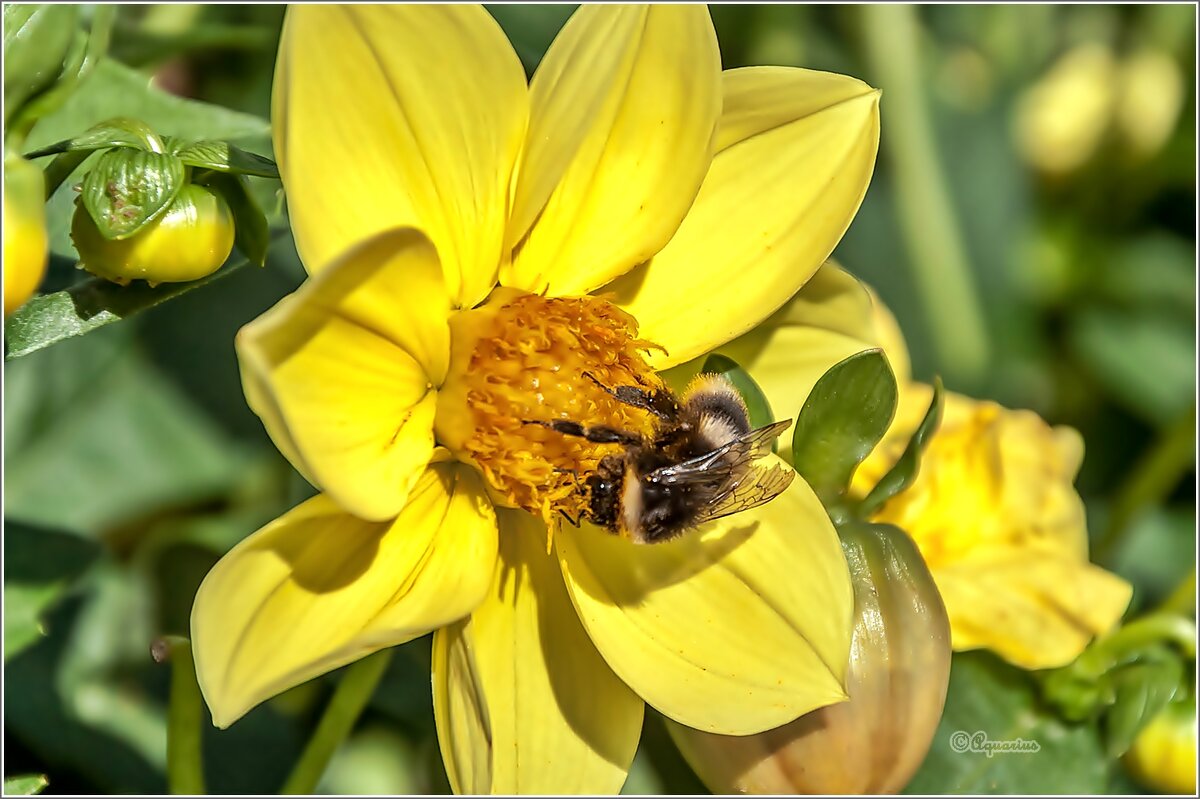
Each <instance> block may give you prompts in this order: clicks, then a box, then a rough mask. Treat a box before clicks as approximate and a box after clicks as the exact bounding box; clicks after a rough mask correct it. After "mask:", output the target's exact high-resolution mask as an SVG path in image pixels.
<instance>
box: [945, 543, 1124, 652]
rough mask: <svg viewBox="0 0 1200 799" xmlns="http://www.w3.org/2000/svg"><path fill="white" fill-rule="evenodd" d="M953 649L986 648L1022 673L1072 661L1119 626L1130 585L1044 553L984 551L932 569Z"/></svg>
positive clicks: (1032, 549)
mask: <svg viewBox="0 0 1200 799" xmlns="http://www.w3.org/2000/svg"><path fill="white" fill-rule="evenodd" d="M933 576H934V579H935V580H936V581H937V586H938V591H939V592H940V593H941V594H942V597H943V599H944V600H945V602H946V611H947V613H948V614H949V615H950V631H951V637H952V641H953V644H954V648H955V649H956V650H965V649H977V648H979V647H987V648H989V649H992V650H994V651H995V652H996V653H997V654H999V655H1000V656H1001V657H1003V658H1004V659H1005V660H1007V661H1009V662H1010V663H1013V664H1016V665H1017V666H1020V667H1021V668H1024V669H1049V668H1056V667H1058V666H1065V665H1066V664H1068V663H1070V662H1071V661H1072V660H1074V659H1075V658H1076V657H1078V655H1079V653H1080V652H1082V651H1083V649H1084V647H1085V646H1087V644H1088V643H1089V642H1090V641H1091V640H1092V638H1093V637H1095V636H1097V635H1101V634H1103V633H1106V632H1108V631H1109V630H1111V629H1112V628H1113V627H1114V626H1115V625H1116V624H1117V622H1118V621H1120V619H1121V616H1122V614H1123V613H1124V612H1125V608H1126V607H1127V606H1128V605H1129V600H1130V597H1131V596H1132V591H1133V589H1132V587H1131V586H1130V585H1129V583H1127V582H1125V581H1124V580H1122V579H1121V578H1120V577H1117V576H1116V575H1115V574H1111V573H1109V572H1107V571H1105V570H1104V569H1102V568H1100V567H1099V566H1095V565H1093V564H1091V563H1088V562H1087V561H1086V560H1081V559H1079V558H1076V557H1070V556H1067V555H1063V554H1059V553H1056V552H1054V551H1050V550H1047V549H1045V548H1039V547H1036V546H1026V547H1024V548H1015V547H1014V548H1011V549H1007V548H997V549H990V548H989V549H981V550H978V551H976V552H973V553H972V554H971V556H970V557H969V558H968V559H965V560H961V561H959V562H957V563H954V564H947V565H946V566H944V567H934V568H933Z"/></svg>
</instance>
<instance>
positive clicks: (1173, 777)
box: [1121, 696, 1196, 794]
mask: <svg viewBox="0 0 1200 799" xmlns="http://www.w3.org/2000/svg"><path fill="white" fill-rule="evenodd" d="M1121 761H1122V762H1123V763H1124V764H1125V767H1126V768H1127V769H1129V773H1130V774H1132V775H1133V776H1134V778H1135V779H1136V780H1137V781H1138V782H1140V783H1141V784H1142V785H1144V786H1146V787H1147V788H1150V789H1152V790H1155V791H1158V792H1160V793H1181V794H1194V793H1196V697H1194V696H1193V697H1191V698H1190V699H1188V700H1187V701H1186V702H1172V703H1171V704H1169V705H1167V706H1166V707H1165V708H1163V709H1162V710H1161V711H1160V712H1159V713H1158V715H1157V716H1155V717H1154V718H1153V719H1152V720H1151V721H1150V723H1149V724H1147V725H1146V727H1145V728H1144V729H1143V730H1142V731H1141V732H1140V733H1138V736H1137V738H1135V739H1134V740H1133V746H1131V747H1130V748H1129V751H1128V752H1126V753H1125V756H1124V757H1123V758H1121Z"/></svg>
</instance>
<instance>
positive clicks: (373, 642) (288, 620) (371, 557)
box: [192, 464, 497, 727]
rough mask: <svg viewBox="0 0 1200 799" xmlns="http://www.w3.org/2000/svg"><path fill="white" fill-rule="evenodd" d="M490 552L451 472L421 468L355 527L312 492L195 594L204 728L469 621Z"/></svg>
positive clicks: (461, 483)
mask: <svg viewBox="0 0 1200 799" xmlns="http://www.w3.org/2000/svg"><path fill="white" fill-rule="evenodd" d="M496 550H497V535H496V517H495V512H494V511H493V510H492V507H491V504H490V503H489V502H488V500H487V498H486V495H485V493H484V488H483V484H482V482H481V481H480V479H479V477H478V475H477V474H476V473H475V471H474V470H472V469H470V468H467V467H465V466H461V465H453V464H443V465H439V466H434V467H430V469H428V470H427V471H426V472H425V473H424V475H423V476H422V477H421V479H420V480H419V481H418V482H417V485H416V486H415V487H414V488H413V491H412V494H411V495H410V497H409V502H408V505H407V506H406V507H405V508H404V511H403V512H402V513H401V514H400V515H399V516H398V517H397V518H396V519H395V520H393V521H389V522H367V521H362V520H360V519H356V518H355V517H353V516H350V515H348V514H346V513H344V512H342V511H341V510H339V509H338V507H337V506H336V505H335V504H334V503H333V502H332V501H330V499H329V498H328V497H325V496H322V495H318V496H316V497H314V498H312V499H310V500H308V501H307V502H305V503H303V504H302V505H299V506H297V507H296V508H293V509H292V510H291V511H289V512H288V513H286V514H284V515H283V516H281V517H280V518H278V519H276V520H275V521H273V522H271V523H270V524H268V525H267V526H266V527H264V528H263V529H261V530H259V531H258V532H257V533H255V534H254V535H252V536H250V537H249V538H247V539H245V540H244V541H242V542H241V543H240V544H238V545H237V546H236V547H234V548H233V549H232V550H231V551H230V552H229V553H228V554H227V555H225V557H223V558H222V559H221V560H220V562H218V563H217V565H216V566H214V567H213V570H212V571H211V572H209V573H208V576H207V577H205V578H204V582H203V583H202V584H201V586H200V590H199V591H198V592H197V593H196V601H195V605H194V606H193V608H192V640H193V642H194V644H195V650H196V674H197V677H198V679H199V681H200V688H201V690H202V691H203V692H204V698H205V699H206V700H207V702H208V706H209V708H210V709H211V710H212V714H213V723H214V724H216V725H217V726H218V727H226V726H228V725H230V724H232V723H233V722H234V721H237V719H239V718H240V717H241V716H242V715H244V714H245V713H246V711H248V710H250V708H252V707H254V706H255V705H257V704H258V703H259V702H262V701H263V700H265V699H268V698H270V697H272V696H274V695H276V694H278V693H280V692H282V691H285V690H287V689H288V688H291V687H292V686H294V685H298V684H300V683H302V682H304V681H305V680H308V679H311V678H312V677H315V676H317V675H319V674H324V673H325V672H327V671H331V670H333V669H335V668H337V667H339V666H342V665H344V664H346V663H350V662H351V661H354V660H357V659H359V658H361V657H363V656H365V655H367V654H369V653H371V652H374V651H376V650H379V649H383V648H384V647H388V646H393V645H395V644H399V643H402V642H404V641H407V640H409V639H412V638H415V637H417V636H419V635H423V634H425V633H426V632H428V631H429V630H430V629H433V628H435V627H440V626H442V625H444V624H448V623H450V622H452V621H454V620H456V619H459V618H461V617H463V616H464V615H466V614H467V613H470V612H471V610H472V609H473V608H474V607H475V606H476V605H477V604H478V603H479V602H480V601H481V600H482V599H483V597H484V595H485V594H486V592H487V590H488V587H489V586H490V585H491V580H492V573H493V571H494V569H495V563H496Z"/></svg>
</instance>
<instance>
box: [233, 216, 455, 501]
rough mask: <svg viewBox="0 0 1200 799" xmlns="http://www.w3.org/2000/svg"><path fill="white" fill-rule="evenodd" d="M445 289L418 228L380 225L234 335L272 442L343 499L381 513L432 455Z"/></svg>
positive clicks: (444, 352) (251, 396)
mask: <svg viewBox="0 0 1200 799" xmlns="http://www.w3.org/2000/svg"><path fill="white" fill-rule="evenodd" d="M449 315H450V298H449V296H448V295H447V294H446V290H445V288H444V286H443V283H442V277H441V270H440V268H439V266H438V262H437V256H436V255H435V253H434V251H433V248H432V246H431V245H430V244H429V242H428V241H427V240H426V239H425V238H424V237H423V236H422V235H421V234H420V233H418V232H417V231H413V230H407V229H402V230H393V231H389V232H386V233H382V234H379V235H378V236H375V237H373V238H371V239H369V240H367V241H366V242H364V243H362V244H360V245H359V246H357V247H356V248H354V249H353V250H351V251H349V252H348V253H347V254H346V255H345V256H344V257H343V258H341V259H340V260H339V261H338V263H336V264H334V265H332V266H330V267H329V268H328V269H326V270H324V271H323V272H321V273H320V274H318V275H315V276H313V277H312V278H310V279H309V280H308V281H307V282H305V283H304V285H302V286H301V287H300V289H299V290H298V291H296V292H295V293H294V294H292V295H291V296H289V297H285V298H284V299H283V300H282V301H280V302H279V304H278V305H276V306H275V307H274V308H272V309H271V310H270V311H267V312H266V313H265V314H263V315H262V316H260V317H259V318H258V319H256V320H255V321H253V322H251V323H250V324H248V325H246V327H244V328H243V329H242V330H241V331H240V332H239V333H238V337H237V351H238V357H239V359H240V360H241V367H242V373H243V376H244V377H243V383H244V385H245V387H246V399H247V401H248V402H249V404H250V407H251V408H253V409H254V411H255V412H256V413H258V415H259V416H260V417H262V420H263V423H264V424H265V425H266V426H267V431H268V432H269V433H270V434H271V437H272V438H273V439H274V441H275V442H276V445H277V446H278V447H279V449H280V451H281V452H283V453H284V455H285V456H287V457H288V458H289V459H290V460H291V461H292V463H294V464H295V465H296V468H297V469H298V470H300V471H301V472H302V473H303V474H305V476H306V477H308V478H309V479H310V480H312V481H313V482H315V483H316V484H317V485H318V486H319V487H320V488H321V489H322V490H323V491H325V492H327V493H328V494H329V495H330V496H331V497H332V498H333V499H334V500H335V501H337V502H338V504H340V505H341V506H342V507H343V508H345V509H346V510H348V511H350V512H351V513H354V514H355V515H357V516H360V517H362V518H364V519H373V520H377V521H381V520H384V519H389V518H391V517H393V516H395V515H396V514H397V513H399V512H400V509H401V508H402V507H404V497H405V494H406V492H407V491H408V488H409V486H410V485H411V484H412V482H413V480H415V479H416V478H417V476H419V475H420V473H421V470H422V469H424V467H425V464H426V463H428V462H429V457H430V454H431V453H432V452H433V416H434V410H435V406H436V394H435V391H434V386H435V385H437V384H438V383H439V382H440V381H441V380H442V379H443V377H444V376H445V374H446V368H447V362H448V360H449V357H450V333H449V327H448V324H447V320H448V319H449Z"/></svg>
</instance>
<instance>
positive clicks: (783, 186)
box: [605, 67, 879, 369]
mask: <svg viewBox="0 0 1200 799" xmlns="http://www.w3.org/2000/svg"><path fill="white" fill-rule="evenodd" d="M724 94H725V105H724V111H723V113H722V116H721V124H720V129H719V131H718V137H717V154H716V156H715V157H714V158H713V163H712V168H711V169H710V170H709V173H708V176H707V177H706V178H705V179H704V185H703V186H702V187H701V189H700V194H699V196H698V197H697V198H696V203H695V205H694V206H692V209H691V211H689V212H688V215H687V218H686V219H684V221H683V224H682V225H681V226H680V227H679V232H678V233H676V234H675V237H674V238H672V239H671V241H670V243H669V244H668V245H667V246H666V247H665V248H664V249H663V250H662V252H660V253H659V254H658V255H656V256H655V257H654V258H653V260H651V261H650V262H649V263H648V264H644V265H642V266H639V267H637V268H635V269H634V270H632V271H631V272H629V273H628V274H626V275H625V276H624V277H622V278H620V279H619V280H617V281H614V282H613V283H612V284H611V285H610V286H608V287H607V288H606V289H605V290H606V291H614V292H615V293H616V300H617V302H618V304H619V305H621V306H622V307H624V308H625V310H627V311H629V312H630V313H632V314H633V315H634V316H635V317H636V318H637V320H638V321H639V322H640V323H641V335H642V336H643V337H644V338H646V339H648V340H650V341H654V342H656V343H658V344H661V345H662V346H664V347H666V349H667V350H668V354H667V355H663V354H662V353H654V354H653V357H652V358H651V363H652V364H653V365H654V367H655V368H657V369H665V368H667V367H669V366H673V365H675V364H678V363H683V362H684V361H687V360H689V359H691V358H695V357H696V356H698V355H700V354H701V353H704V352H708V351H709V350H712V349H715V348H716V347H718V346H720V345H721V344H724V343H725V342H727V341H730V340H731V339H733V338H735V337H737V336H739V335H741V334H742V333H745V332H746V331H747V330H749V329H751V328H752V327H754V326H755V325H757V324H758V323H759V322H761V321H762V320H764V319H766V318H767V317H768V316H770V315H771V314H772V313H773V312H774V311H775V310H776V309H778V308H779V307H780V306H782V305H783V304H784V303H785V302H787V300H788V298H790V297H791V296H792V295H793V294H795V293H796V290H797V289H799V288H800V287H801V286H803V285H804V284H805V282H807V281H808V279H809V278H810V277H812V275H813V273H814V272H816V271H817V268H818V267H820V266H821V264H822V263H824V262H825V259H826V258H828V257H829V254H830V253H831V252H832V251H833V248H834V246H835V245H836V244H837V243H838V240H839V239H841V237H842V234H843V233H844V232H845V231H846V228H847V227H849V225H850V220H851V219H853V218H854V214H855V212H856V211H857V210H858V206H859V203H861V202H862V198H863V195H864V194H865V193H866V190H867V184H868V183H869V182H870V180H871V172H872V170H873V169H874V166H875V152H876V150H877V149H878V145H879V93H878V92H877V91H876V90H875V89H872V88H871V87H869V86H867V85H866V84H865V83H862V82H860V81H857V80H854V79H853V78H847V77H843V76H841V75H833V74H830V73H826V72H812V71H809V70H802V69H783V68H774V67H759V68H753V69H735V70H731V71H728V72H726V73H724Z"/></svg>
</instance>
